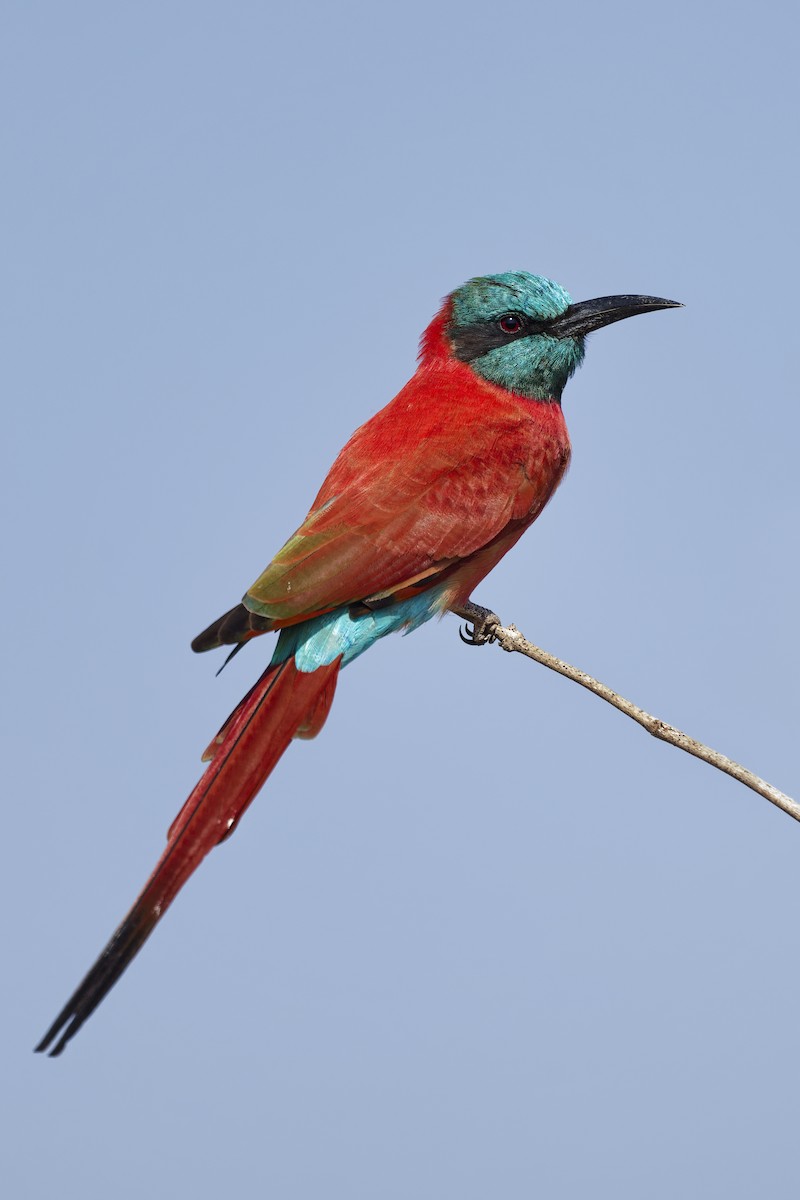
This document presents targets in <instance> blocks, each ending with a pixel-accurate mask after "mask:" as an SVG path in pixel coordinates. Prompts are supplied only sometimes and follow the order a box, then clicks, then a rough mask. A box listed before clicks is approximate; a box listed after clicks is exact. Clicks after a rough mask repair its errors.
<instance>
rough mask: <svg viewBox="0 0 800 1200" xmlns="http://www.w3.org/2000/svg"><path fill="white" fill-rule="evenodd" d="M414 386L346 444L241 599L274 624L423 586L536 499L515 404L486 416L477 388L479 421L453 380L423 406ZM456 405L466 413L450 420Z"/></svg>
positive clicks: (522, 419) (523, 425)
mask: <svg viewBox="0 0 800 1200" xmlns="http://www.w3.org/2000/svg"><path fill="white" fill-rule="evenodd" d="M415 378H416V377H415ZM414 383H415V380H412V381H411V383H410V384H408V385H407V387H406V388H404V389H403V392H401V393H400V395H399V396H398V397H397V398H396V399H395V400H394V401H393V402H392V404H391V405H388V406H387V408H385V409H383V410H382V412H380V413H378V414H377V416H376V417H374V418H373V419H372V421H369V422H367V424H366V425H364V426H362V427H361V429H360V430H358V431H357V432H356V434H354V436H353V438H351V440H350V442H348V444H347V446H345V448H344V450H343V451H342V453H341V454H340V455H339V458H338V459H337V460H336V462H335V463H334V465H333V467H332V468H331V471H330V473H329V475H328V478H327V479H326V481H325V483H324V484H323V486H322V489H321V491H320V493H319V495H318V496H317V499H316V501H315V502H314V505H313V507H312V509H311V511H310V512H309V514H308V516H307V517H306V519H305V521H304V522H303V524H302V525H301V526H300V528H299V529H298V530H297V532H296V533H295V534H294V535H293V536H292V537H291V538H290V539H289V541H288V542H287V543H286V545H285V546H284V547H283V548H282V550H280V551H279V553H278V554H276V556H275V558H274V559H273V560H272V562H271V563H270V564H269V566H268V567H267V569H266V570H265V571H264V572H263V574H262V575H261V576H259V578H258V579H257V580H256V582H255V583H254V584H253V586H252V587H251V588H250V590H249V591H248V593H247V595H246V596H245V598H244V604H245V606H246V608H247V609H248V610H249V611H251V612H253V613H257V614H259V615H261V616H263V617H266V618H268V619H269V620H270V621H274V622H275V625H276V626H278V625H284V624H292V623H294V622H296V621H299V620H304V619H306V618H308V617H310V616H315V615H317V614H319V613H322V612H328V611H330V610H331V609H334V608H337V607H339V606H340V605H344V604H352V603H356V602H358V601H361V600H366V599H370V598H374V597H381V596H386V595H391V594H393V593H395V592H398V591H401V590H402V589H403V588H405V587H409V586H412V585H414V584H417V583H419V584H421V585H422V586H424V581H425V580H426V579H428V578H429V577H431V576H433V575H437V574H438V573H439V572H441V571H442V570H444V569H447V568H448V567H450V566H451V565H452V564H454V563H457V562H461V561H463V560H464V559H465V558H468V557H469V556H470V555H472V554H474V553H475V552H476V551H478V550H480V549H481V548H482V547H484V546H486V545H487V544H488V543H490V542H491V541H492V540H493V539H494V538H496V537H498V535H500V534H501V533H502V532H503V530H504V529H506V528H507V526H508V525H509V523H511V522H513V521H519V520H521V519H524V518H525V517H526V516H527V515H528V514H529V513H530V511H531V509H532V508H534V507H535V506H536V500H537V495H536V492H537V486H538V481H537V480H536V479H535V478H534V479H532V478H531V475H530V439H531V430H530V429H529V428H527V421H526V415H525V413H524V410H523V409H521V407H520V406H519V405H513V406H503V405H499V406H498V408H497V411H496V412H495V411H490V412H489V413H487V412H486V407H487V405H486V396H485V395H481V397H480V400H481V403H482V406H483V408H482V411H481V413H480V420H478V419H477V414H475V419H470V417H471V416H472V415H473V414H471V413H470V412H466V413H465V412H464V409H465V408H466V409H469V407H470V405H469V403H468V402H467V400H468V398H466V397H465V396H464V392H463V383H460V385H459V384H450V388H449V390H451V391H455V393H456V394H454V395H449V394H448V386H447V384H446V383H444V382H441V383H440V384H439V387H438V388H437V391H436V394H435V396H434V397H433V398H431V397H430V396H428V397H427V403H426V397H424V396H420V395H419V394H418V393H417V394H415V389H414ZM456 404H457V405H458V406H459V409H458V411H459V416H460V417H464V420H460V419H459V420H458V421H454V420H453V415H452V414H453V406H454V405H456ZM437 414H438V415H437ZM548 494H549V492H548Z"/></svg>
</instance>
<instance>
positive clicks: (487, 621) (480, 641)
mask: <svg viewBox="0 0 800 1200" xmlns="http://www.w3.org/2000/svg"><path fill="white" fill-rule="evenodd" d="M451 611H452V612H454V613H455V614H456V616H457V617H463V618H464V620H465V621H468V622H469V624H467V625H466V626H465V627H464V629H459V631H458V636H459V637H460V638H461V640H462V642H466V644H467V645H468V646H485V645H486V643H487V642H493V641H494V640H495V634H496V631H497V630H498V629H499V628H500V626H501V625H502V624H503V622H502V621H501V620H500V618H499V617H498V615H497V613H493V612H492V610H491V609H490V608H481V606H480V604H473V603H472V601H471V600H467V601H466V603H465V604H462V605H461V607H460V608H454V609H452V610H451Z"/></svg>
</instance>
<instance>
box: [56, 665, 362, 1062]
mask: <svg viewBox="0 0 800 1200" xmlns="http://www.w3.org/2000/svg"><path fill="white" fill-rule="evenodd" d="M340 662H341V660H340V658H337V659H336V660H335V661H334V662H332V663H330V664H328V665H326V666H321V667H319V668H318V669H317V670H315V671H310V672H303V671H299V670H298V669H297V667H296V664H295V660H294V657H293V656H292V657H290V658H287V659H286V660H285V661H283V662H280V663H275V664H273V665H271V666H269V667H268V668H267V670H266V671H265V672H264V674H263V675H262V676H261V678H260V679H259V681H258V683H256V685H255V686H254V687H253V688H251V690H250V691H249V692H248V694H247V695H246V696H245V697H244V699H243V700H242V701H241V703H240V704H239V705H238V706H237V707H236V708H235V709H234V711H233V712H232V713H231V715H230V717H229V718H228V720H227V721H226V722H225V724H224V725H223V727H222V729H221V730H220V731H219V733H218V734H217V736H216V738H214V740H213V741H212V743H211V745H210V746H209V747H208V749H207V750H206V753H205V754H204V756H203V758H204V760H205V761H208V760H210V762H209V765H208V767H207V769H206V771H205V773H204V775H203V776H202V778H201V779H200V781H199V782H198V784H197V786H196V787H195V789H194V791H193V792H192V794H191V795H190V796H189V799H188V800H187V801H186V803H185V804H184V806H183V808H182V809H181V811H180V812H179V813H178V815H177V817H176V818H175V820H174V821H173V823H172V825H171V826H170V829H169V833H168V834H167V845H166V849H165V850H164V853H163V854H162V855H161V858H160V859H159V860H158V863H157V864H156V867H155V870H154V871H153V873H152V875H151V876H150V878H149V879H148V881H147V883H146V884H145V886H144V889H143V890H142V892H141V894H140V895H139V897H138V899H137V900H136V902H135V904H134V906H133V908H132V909H131V910H130V912H129V913H128V915H127V916H126V917H125V919H124V921H123V922H122V924H121V925H120V926H119V928H118V929H117V931H116V932H115V933H114V935H113V937H112V938H111V940H110V942H109V943H108V945H107V946H106V948H105V950H104V951H103V953H102V954H101V955H100V957H99V958H98V960H97V962H96V963H95V964H94V966H93V967H92V969H91V970H90V971H89V974H88V975H87V976H86V978H85V979H84V980H83V982H82V983H81V985H80V987H79V988H78V989H77V991H76V992H75V993H74V995H72V996H71V997H70V999H69V1001H68V1003H67V1004H66V1005H65V1006H64V1008H63V1009H62V1010H61V1012H60V1013H59V1014H58V1017H57V1018H56V1020H55V1021H54V1022H53V1024H52V1025H51V1026H50V1028H49V1029H48V1031H47V1033H46V1034H45V1036H44V1037H43V1038H42V1040H41V1042H40V1043H39V1045H38V1046H37V1047H36V1049H37V1050H38V1051H44V1050H47V1049H49V1047H50V1046H51V1045H52V1043H53V1042H55V1045H54V1046H53V1047H52V1049H51V1050H50V1054H51V1055H56V1054H60V1053H61V1051H62V1050H63V1049H64V1047H65V1046H66V1044H67V1042H68V1041H70V1039H71V1038H73V1037H74V1036H75V1034H76V1033H77V1032H78V1030H79V1029H80V1027H81V1025H83V1023H84V1021H85V1020H86V1019H87V1018H88V1017H89V1016H90V1015H91V1014H92V1013H93V1012H94V1010H95V1009H96V1008H97V1006H98V1004H99V1003H100V1002H101V1000H103V998H104V997H105V996H106V995H107V994H108V992H109V991H110V990H111V988H112V987H113V986H114V984H115V983H116V982H117V980H118V979H119V977H120V976H121V975H122V973H123V971H124V970H125V968H126V967H127V966H128V964H129V963H130V962H131V961H132V960H133V958H134V957H135V955H136V954H137V953H138V952H139V950H140V949H141V948H142V946H143V945H144V943H145V942H146V940H147V938H148V937H149V936H150V934H151V933H152V932H153V929H154V928H155V926H156V924H157V922H158V921H159V920H160V918H161V917H162V916H163V915H164V913H165V912H166V910H167V908H168V907H169V905H170V904H171V903H172V901H173V900H174V898H175V896H176V895H177V894H178V892H179V891H180V889H181V888H182V887H183V885H184V883H185V882H186V880H187V879H188V878H189V876H190V875H191V874H192V872H193V871H194V870H195V868H196V867H197V866H199V864H200V863H201V861H202V860H203V859H204V858H205V856H206V855H207V854H208V852H209V850H212V849H213V848H214V846H216V845H217V844H218V843H219V842H222V841H224V840H225V838H227V837H230V835H231V834H232V833H233V830H234V828H235V826H236V824H237V822H238V820H239V818H240V817H241V815H242V813H243V812H244V811H245V809H246V808H247V806H248V805H249V804H250V802H251V801H252V800H253V798H254V797H255V795H256V794H257V792H258V791H259V789H260V788H261V786H262V784H263V783H264V781H265V780H266V779H267V777H268V776H269V774H270V772H271V771H272V769H273V768H274V766H275V764H276V763H277V762H278V759H279V758H280V757H281V755H282V754H283V752H284V750H285V749H286V748H287V746H288V745H289V742H290V741H291V740H292V738H294V737H306V738H308V737H314V735H315V734H316V733H318V732H319V730H320V729H321V728H322V726H323V724H324V723H325V718H326V717H327V715H328V710H329V709H330V706H331V703H332V701H333V695H334V692H335V690H336V680H337V676H338V673H339V667H340ZM59 1035H60V1036H59ZM56 1039H58V1040H57V1041H56Z"/></svg>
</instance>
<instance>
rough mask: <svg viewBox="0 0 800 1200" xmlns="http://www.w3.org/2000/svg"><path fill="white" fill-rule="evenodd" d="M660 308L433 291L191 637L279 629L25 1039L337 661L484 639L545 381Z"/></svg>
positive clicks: (123, 946) (258, 764) (259, 780)
mask: <svg viewBox="0 0 800 1200" xmlns="http://www.w3.org/2000/svg"><path fill="white" fill-rule="evenodd" d="M676 307H679V305H677V304H676V302H675V301H672V300H661V299H659V298H658V297H655V296H603V297H601V298H600V299H598V300H586V301H583V302H582V303H579V304H573V303H572V300H571V299H570V297H569V296H568V295H567V293H566V292H565V291H564V289H563V288H562V287H559V285H558V284H557V283H553V282H552V281H551V280H549V279H543V278H542V277H541V276H538V275H529V274H528V273H527V272H525V271H513V272H508V273H506V274H502V275H487V276H485V277H482V278H479V279H472V280H470V282H469V283H465V284H464V286H463V287H460V288H457V289H456V291H454V292H453V293H452V294H451V295H450V296H448V297H447V299H446V300H445V302H444V304H443V305H442V307H441V309H440V310H439V312H438V313H437V315H436V316H435V317H434V319H433V321H432V322H431V323H430V325H429V326H428V328H427V329H426V331H425V333H424V334H423V336H422V342H421V347H420V355H419V365H418V367H417V370H416V373H415V374H414V376H413V377H412V378H411V379H410V380H409V381H408V383H407V384H406V385H405V387H404V388H403V389H402V391H401V392H400V393H399V394H398V395H397V396H395V398H394V400H392V401H391V403H390V404H387V405H386V407H385V408H383V409H381V411H380V412H379V413H377V415H376V416H374V417H372V419H371V420H369V421H367V423H366V424H365V425H362V426H361V428H360V429H358V430H356V432H355V433H354V434H353V436H352V437H351V438H350V441H349V442H348V443H347V445H346V446H345V447H344V449H343V450H342V452H341V454H340V455H339V457H338V458H337V459H336V461H335V463H334V464H333V466H332V467H331V469H330V472H329V473H328V477H327V479H326V480H325V482H324V483H323V485H322V488H321V489H320V492H319V495H318V496H317V498H316V500H315V501H314V503H313V504H312V506H311V510H310V512H309V514H308V516H307V517H306V519H305V520H304V521H303V524H302V525H301V526H300V528H299V529H298V530H297V532H296V533H294V534H293V535H292V537H290V538H289V540H288V542H287V543H286V545H285V546H284V547H283V549H282V550H279V551H278V553H277V554H276V555H275V557H274V558H273V559H272V562H271V563H270V564H269V566H268V567H267V568H266V570H265V571H264V572H263V574H261V575H259V577H258V579H257V580H256V581H255V583H254V584H253V586H252V587H251V588H250V590H249V591H248V592H247V593H246V595H245V597H244V599H243V600H242V602H241V604H237V605H236V607H235V608H232V609H231V610H230V612H227V613H225V614H224V616H222V617H220V618H219V619H218V620H217V621H214V623H213V624H212V625H209V627H208V629H206V630H205V631H204V632H203V633H201V634H199V636H198V637H196V638H195V640H194V641H193V642H192V648H193V649H194V650H198V651H200V650H212V649H214V648H216V647H218V646H232V647H233V650H232V652H231V653H236V651H237V650H239V649H240V648H241V647H242V646H243V645H244V643H245V642H248V641H250V640H251V638H254V637H258V636H259V635H260V634H262V633H271V632H272V631H273V630H280V633H279V636H278V641H277V644H276V646H275V651H274V653H273V655H272V661H271V662H270V665H269V666H268V667H267V669H266V671H265V672H264V674H263V675H262V676H261V678H260V679H259V680H258V682H257V683H256V684H255V685H254V686H253V687H252V688H251V689H250V691H249V692H248V693H247V695H246V696H245V697H244V699H243V700H242V701H241V703H240V704H239V705H238V707H237V708H236V709H235V710H234V712H233V713H232V714H231V716H230V717H229V718H228V720H227V721H226V722H225V724H224V725H223V726H222V729H221V730H220V731H219V733H218V734H217V736H216V737H215V738H214V740H213V741H212V742H211V745H210V746H209V747H208V749H207V750H206V752H205V755H204V756H203V757H204V761H209V766H208V767H207V769H206V771H205V774H204V775H203V776H202V778H201V779H200V782H199V783H198V784H197V786H196V787H195V789H194V791H193V792H192V794H191V795H190V797H189V799H188V800H187V801H186V803H185V804H184V806H183V808H182V809H181V811H180V812H179V813H178V816H177V817H176V818H175V820H174V821H173V823H172V826H171V828H170V830H169V833H168V835H167V846H166V849H165V850H164V853H163V854H162V855H161V858H160V859H159V861H158V863H157V864H156V867H155V870H154V871H153V873H152V875H151V876H150V878H149V879H148V881H147V883H146V884H145V886H144V890H143V891H142V892H141V894H140V896H139V898H138V899H137V900H136V902H135V904H134V906H133V908H132V909H131V910H130V912H129V913H128V915H127V916H126V917H125V919H124V921H123V922H122V924H121V925H120V926H119V928H118V929H117V931H116V933H115V934H114V935H113V937H112V938H111V941H110V942H109V943H108V945H107V946H106V948H105V950H104V951H103V953H102V954H101V955H100V957H99V959H98V960H97V962H96V963H95V965H94V966H93V967H92V969H91V970H90V972H89V974H88V975H87V976H86V978H85V979H84V981H83V983H82V984H81V985H80V987H79V988H78V989H77V991H76V992H75V994H74V995H73V996H72V997H71V998H70V1000H69V1001H68V1003H67V1004H66V1006H65V1007H64V1008H63V1009H62V1011H61V1012H60V1013H59V1015H58V1017H57V1018H56V1020H55V1021H54V1022H53V1024H52V1025H51V1027H50V1028H49V1029H48V1031H47V1033H46V1034H45V1036H44V1037H43V1038H42V1040H41V1042H40V1043H39V1045H38V1046H37V1047H36V1049H37V1050H47V1049H48V1048H49V1047H51V1046H52V1049H51V1050H50V1053H51V1054H54V1055H55V1054H60V1053H61V1051H62V1050H63V1049H64V1047H65V1046H66V1044H67V1042H68V1041H69V1040H70V1038H72V1037H74V1036H75V1034H76V1033H77V1032H78V1030H79V1029H80V1027H81V1025H83V1023H84V1021H85V1020H86V1019H87V1017H89V1016H90V1015H91V1013H92V1012H93V1011H94V1010H95V1008H96V1007H97V1005H98V1004H99V1003H100V1001H101V1000H102V999H103V998H104V996H105V995H106V994H107V993H108V992H109V990H110V989H111V988H112V987H113V986H114V984H115V983H116V981H117V980H118V979H119V977H120V975H121V974H122V972H123V971H124V970H125V968H126V967H127V966H128V964H129V963H130V962H131V960H132V959H133V957H134V956H135V955H136V954H137V953H138V951H139V950H140V949H141V947H142V945H143V944H144V942H145V941H146V940H147V938H148V937H149V936H150V934H151V933H152V931H153V929H154V928H155V925H156V923H157V922H158V920H159V919H160V918H161V917H162V916H163V914H164V913H165V912H166V910H167V908H168V907H169V905H170V904H171V903H172V901H173V900H174V898H175V896H176V895H177V893H178V891H179V890H180V889H181V887H183V885H184V883H185V882H186V880H187V879H188V878H189V876H190V875H191V874H192V872H193V871H194V870H195V868H196V867H197V866H198V865H199V864H200V862H201V861H202V859H203V858H205V856H206V854H208V852H209V850H211V849H212V848H213V847H214V846H216V845H217V843H218V842H221V841H223V840H224V839H225V838H226V837H228V836H229V835H230V833H231V832H232V831H233V829H234V827H235V825H236V823H237V822H238V820H239V818H240V817H241V815H242V813H243V812H244V810H245V809H246V808H247V806H248V804H249V803H250V801H251V800H252V799H253V797H254V796H255V795H256V793H257V792H258V790H259V788H260V787H261V786H262V784H263V783H264V781H265V780H266V778H267V776H268V775H269V774H270V772H271V771H272V769H273V767H274V766H275V764H276V763H277V761H278V759H279V758H280V757H281V755H282V754H283V752H284V750H285V749H286V748H287V746H288V745H289V743H290V741H291V740H292V738H295V737H301V738H311V737H314V735H315V734H317V733H319V731H320V729H321V728H322V726H323V725H324V723H325V718H326V717H327V715H328V711H329V709H330V706H331V702H332V701H333V694H334V692H335V690H336V681H337V679H338V676H339V671H340V670H341V668H342V667H344V666H346V665H347V663H349V662H351V661H352V660H353V659H354V658H357V657H358V655H359V654H361V653H362V652H363V651H364V650H367V649H368V648H369V647H370V646H371V645H372V644H373V642H376V641H377V640H378V639H379V638H382V637H384V636H385V634H387V633H393V632H395V631H396V630H403V631H405V632H408V631H410V630H412V629H416V628H417V626H419V625H421V624H422V623H423V622H424V621H428V620H430V618H431V617H433V616H437V615H441V614H443V613H445V612H447V611H448V610H449V611H451V612H455V613H458V614H459V615H462V616H466V617H467V618H468V619H470V620H472V621H473V631H472V640H474V641H478V642H479V641H481V640H483V639H482V634H483V636H484V637H485V632H484V630H482V628H481V625H482V618H483V617H485V616H486V614H485V611H484V610H481V609H478V608H477V606H475V605H472V604H471V602H470V599H469V598H470V596H471V594H472V590H473V588H474V587H475V586H476V584H478V583H480V581H481V580H482V579H483V577H484V576H485V575H486V574H488V572H489V571H491V569H492V567H493V566H494V565H495V563H497V562H499V560H500V559H501V558H502V557H503V555H504V554H505V553H506V551H507V550H509V549H510V548H511V547H512V546H513V545H514V543H515V542H516V541H517V539H518V538H519V537H520V536H521V535H522V533H524V531H525V530H526V529H527V528H528V526H529V525H530V524H531V522H532V521H535V520H536V518H537V517H538V516H539V513H540V512H541V511H542V509H543V508H544V506H545V504H546V503H547V501H548V500H549V499H550V497H551V496H552V494H553V492H554V491H555V489H556V488H557V487H558V484H559V482H560V481H561V478H562V476H563V474H564V472H565V470H566V468H567V463H568V462H569V455H570V446H569V438H568V436H567V429H566V426H565V424H564V417H563V414H562V411H561V393H562V392H563V390H564V386H565V384H566V382H567V380H568V379H569V378H570V376H571V375H572V374H573V372H574V371H575V370H576V368H577V367H579V366H580V364H581V362H582V361H583V355H584V341H585V338H586V335H587V334H588V333H591V332H592V331H593V330H595V329H600V328H602V326H604V325H610V324H612V322H614V321H621V320H623V319H624V318H625V317H633V316H636V315H637V314H638V313H646V312H653V311H655V310H656V309H662V308H676ZM53 1043H55V1044H54V1045H53Z"/></svg>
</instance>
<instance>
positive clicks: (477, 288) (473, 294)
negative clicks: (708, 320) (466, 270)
mask: <svg viewBox="0 0 800 1200" xmlns="http://www.w3.org/2000/svg"><path fill="white" fill-rule="evenodd" d="M679 307H680V305H679V304H677V303H676V302H675V301H674V300H661V299H659V298H658V297H657V296H602V297H600V298H599V299H598V300H585V301H582V302H581V303H578V304H574V303H573V302H572V299H571V297H570V296H569V294H568V293H567V292H565V291H564V289H563V288H562V287H560V286H559V285H558V284H557V283H553V281H552V280H551V279H544V278H543V277H542V276H541V275H530V274H528V272H527V271H507V272H505V273H504V274H502V275H484V276H481V277H480V278H479V279H471V280H470V281H469V283H465V284H464V285H463V287H460V288H457V289H456V291H454V292H453V293H452V295H451V296H450V297H449V301H448V305H447V311H448V314H449V315H448V319H447V323H446V325H445V327H444V330H443V332H444V335H445V337H446V339H447V341H448V342H449V346H450V352H451V353H452V354H453V356H454V357H455V358H458V359H460V360H461V361H462V362H465V363H469V365H470V367H471V368H472V370H473V371H475V372H476V374H478V375H480V376H481V377H482V378H483V379H488V380H489V382H490V383H495V384H497V385H498V386H499V387H502V388H506V389H508V390H509V391H512V392H517V393H518V394H519V395H522V396H530V397H532V398H534V399H540V400H548V399H554V400H558V399H559V398H560V396H561V393H562V391H563V390H564V386H565V384H566V382H567V380H568V379H569V378H570V376H571V375H572V374H573V372H574V371H575V370H576V369H577V368H578V367H579V366H580V365H581V363H582V362H583V355H584V343H585V339H586V334H587V333H591V332H592V330H594V329H600V328H602V326H603V325H611V324H612V323H613V322H614V321H622V320H623V319H624V318H625V317H633V316H636V314H637V313H645V312H653V311H655V310H656V309H660V308H679Z"/></svg>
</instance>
